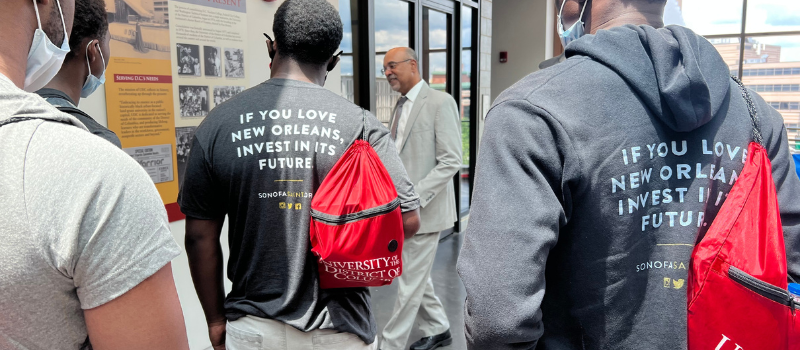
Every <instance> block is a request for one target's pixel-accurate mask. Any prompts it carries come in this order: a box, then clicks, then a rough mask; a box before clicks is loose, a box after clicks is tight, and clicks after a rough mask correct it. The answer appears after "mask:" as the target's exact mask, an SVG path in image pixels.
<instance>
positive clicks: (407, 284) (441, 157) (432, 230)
mask: <svg viewBox="0 0 800 350" xmlns="http://www.w3.org/2000/svg"><path fill="white" fill-rule="evenodd" d="M417 62H418V59H417V54H416V53H415V52H414V50H412V49H410V48H405V47H399V48H395V49H392V50H390V51H389V52H388V53H387V54H386V57H385V58H384V60H383V72H384V74H385V75H386V78H387V79H388V81H389V84H390V85H391V87H392V90H394V91H397V92H400V93H401V94H402V96H401V97H400V99H399V100H398V101H397V105H396V106H395V109H394V111H393V113H392V120H391V123H390V124H389V130H390V131H391V136H392V138H393V139H394V140H395V144H396V145H397V151H398V153H400V159H401V160H402V161H403V165H405V167H406V171H407V172H408V176H409V177H410V178H411V181H412V182H413V183H414V188H415V189H416V191H417V193H418V194H419V197H420V204H421V209H420V221H421V226H420V229H419V231H417V232H419V233H418V234H416V235H415V236H413V237H412V238H410V239H406V240H405V243H404V245H403V274H402V275H401V276H400V278H398V279H397V281H398V292H397V302H396V303H395V306H394V312H393V314H392V318H391V319H390V320H389V322H388V323H387V324H386V328H384V330H383V334H382V338H383V342H382V344H381V349H383V350H399V349H403V348H404V347H405V344H406V342H407V341H408V336H409V334H410V333H411V328H412V326H413V325H414V321H415V319H416V317H417V313H419V316H420V325H419V328H420V330H421V331H422V333H423V334H424V335H425V337H424V338H422V339H420V340H419V341H417V342H415V343H414V344H412V346H411V349H412V350H431V349H435V348H438V347H440V346H447V345H450V343H452V338H451V336H450V323H449V322H448V320H447V315H446V314H445V312H444V308H443V307H442V303H441V302H440V301H439V298H437V297H436V295H435V294H434V293H433V283H432V282H431V278H430V275H431V267H432V266H433V259H434V257H435V256H436V247H437V246H438V245H439V232H440V231H442V230H446V229H448V228H451V227H453V223H454V222H455V221H456V220H458V213H457V212H456V202H455V192H454V189H453V175H455V174H456V173H457V172H458V171H459V169H460V168H461V127H460V123H459V115H458V107H457V106H456V103H455V100H454V99H453V97H452V96H450V95H449V94H447V93H444V92H440V91H436V90H433V89H431V88H430V87H428V84H426V83H425V82H424V81H422V78H421V77H420V73H419V66H418V63H417Z"/></svg>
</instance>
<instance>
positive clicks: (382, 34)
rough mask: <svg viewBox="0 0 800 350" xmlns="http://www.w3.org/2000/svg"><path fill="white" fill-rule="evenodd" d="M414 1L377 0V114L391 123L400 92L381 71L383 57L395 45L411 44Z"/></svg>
mask: <svg viewBox="0 0 800 350" xmlns="http://www.w3.org/2000/svg"><path fill="white" fill-rule="evenodd" d="M410 11H411V4H409V3H407V2H405V1H401V0H375V77H376V81H375V87H376V88H377V92H376V95H375V107H376V113H375V116H377V117H378V120H380V121H381V122H383V123H385V124H387V125H388V123H389V121H390V120H391V118H392V110H393V109H394V106H395V104H396V103H397V99H398V98H400V93H398V92H395V91H394V90H392V88H391V86H390V85H389V82H388V81H387V80H386V76H385V75H383V74H382V73H381V69H383V57H384V56H386V52H388V51H389V50H391V49H393V48H395V47H409V46H411V43H410V40H409V38H410V37H409V33H410V31H409V26H410V21H409V13H410Z"/></svg>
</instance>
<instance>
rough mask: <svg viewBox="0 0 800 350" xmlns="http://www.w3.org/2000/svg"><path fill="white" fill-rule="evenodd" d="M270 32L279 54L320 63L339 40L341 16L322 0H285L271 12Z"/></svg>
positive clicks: (304, 61) (321, 63)
mask: <svg viewBox="0 0 800 350" xmlns="http://www.w3.org/2000/svg"><path fill="white" fill-rule="evenodd" d="M272 32H273V33H275V42H276V43H277V45H278V52H280V54H281V55H283V56H286V57H289V58H291V59H294V60H295V61H297V62H299V63H304V64H313V65H323V64H326V63H327V62H328V61H329V60H330V58H331V56H333V53H334V52H335V51H336V49H337V48H338V47H339V44H340V43H341V42H342V35H343V33H342V32H343V29H342V19H341V17H340V16H339V12H338V11H336V8H334V7H333V5H331V4H330V3H328V2H327V1H325V0H287V1H286V2H284V3H283V4H281V6H280V7H278V11H277V12H276V13H275V20H274V22H273V24H272Z"/></svg>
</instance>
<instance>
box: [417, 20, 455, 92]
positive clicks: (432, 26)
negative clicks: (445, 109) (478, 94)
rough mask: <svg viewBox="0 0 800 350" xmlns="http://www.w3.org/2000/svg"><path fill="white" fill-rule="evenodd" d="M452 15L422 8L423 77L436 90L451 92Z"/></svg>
mask: <svg viewBox="0 0 800 350" xmlns="http://www.w3.org/2000/svg"><path fill="white" fill-rule="evenodd" d="M451 21H452V15H450V14H447V13H444V12H439V11H436V10H433V9H430V8H427V7H424V8H423V10H422V52H421V55H420V56H422V57H421V58H422V78H423V79H425V81H426V82H427V83H428V85H430V87H431V88H432V89H434V90H439V91H443V92H447V93H451V91H452V89H451V88H452V87H451V86H450V77H451V75H450V74H451V71H452V67H451V61H452V60H451V59H450V53H451V50H450V49H451V47H450V46H451V40H450V32H451V28H452V26H451V24H450V23H451Z"/></svg>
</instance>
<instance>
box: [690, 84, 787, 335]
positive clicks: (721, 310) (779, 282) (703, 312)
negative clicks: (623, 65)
mask: <svg viewBox="0 0 800 350" xmlns="http://www.w3.org/2000/svg"><path fill="white" fill-rule="evenodd" d="M734 80H736V82H737V83H738V84H739V86H740V87H741V89H742V95H743V96H744V98H745V100H746V101H747V107H748V109H749V111H750V117H751V120H752V122H753V129H754V130H753V134H754V135H753V136H754V137H753V139H754V142H752V143H750V146H749V150H748V156H747V163H746V164H745V166H744V169H742V173H741V175H739V179H738V180H736V184H735V185H734V186H733V188H732V189H731V191H730V193H729V194H728V198H727V199H726V200H725V204H723V205H722V208H721V209H720V212H719V214H717V217H716V218H715V219H714V222H713V223H712V224H711V227H710V228H709V230H708V233H706V235H705V237H704V238H703V239H702V241H700V243H698V244H697V245H696V246H695V248H694V251H693V252H692V258H691V262H690V269H689V286H688V310H687V311H688V312H687V314H688V327H687V329H688V342H689V350H706V349H708V350H773V349H775V350H777V349H781V350H784V349H795V350H796V349H800V315H798V312H799V311H800V305H798V304H796V303H795V301H794V300H793V298H792V295H791V294H790V293H789V292H788V291H787V286H788V281H787V277H788V276H787V272H786V251H785V246H784V243H783V230H782V228H781V218H780V211H779V210H778V199H777V193H776V192H775V183H774V182H773V180H772V165H771V163H770V160H769V157H768V155H767V151H766V149H764V146H763V145H762V143H763V141H762V139H761V133H760V132H759V128H758V116H757V114H756V109H755V105H754V104H753V101H752V100H751V99H750V96H749V94H748V93H747V90H745V88H744V86H743V85H742V83H741V81H739V80H738V79H736V78H734Z"/></svg>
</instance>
